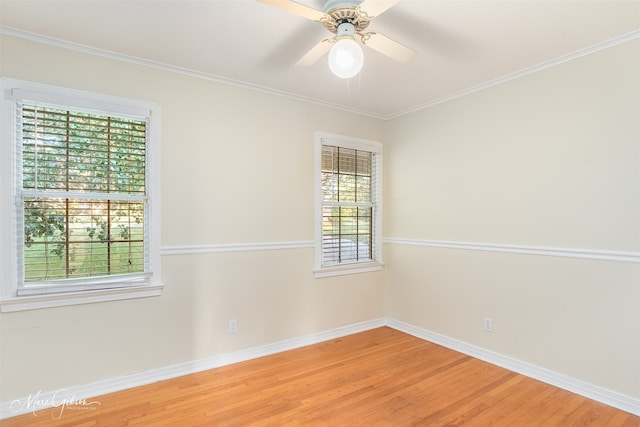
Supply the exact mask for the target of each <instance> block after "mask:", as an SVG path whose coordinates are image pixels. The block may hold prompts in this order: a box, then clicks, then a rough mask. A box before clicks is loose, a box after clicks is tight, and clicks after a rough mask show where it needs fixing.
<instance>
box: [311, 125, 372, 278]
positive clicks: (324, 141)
mask: <svg viewBox="0 0 640 427" xmlns="http://www.w3.org/2000/svg"><path fill="white" fill-rule="evenodd" d="M323 145H334V146H338V147H344V148H352V149H355V150H361V151H369V152H372V153H375V154H376V156H375V159H376V175H377V176H376V180H375V185H376V188H375V193H376V214H375V215H374V219H373V221H374V233H375V238H374V245H375V249H374V253H375V254H376V259H375V260H373V261H369V262H357V263H350V264H344V265H332V266H328V267H323V266H322V194H321V191H320V187H321V169H322V146H323ZM314 157H315V158H314V162H315V165H314V188H315V192H314V200H315V221H314V224H315V227H314V234H315V263H314V270H313V274H314V277H315V278H317V279H318V278H322V277H331V276H340V275H344V274H354V273H365V272H371V271H378V270H381V269H382V266H383V264H384V263H383V262H382V144H381V143H380V142H377V141H370V140H366V139H360V138H353V137H348V136H342V135H335V134H331V133H325V132H316V137H315V148H314Z"/></svg>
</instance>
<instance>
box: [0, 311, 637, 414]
mask: <svg viewBox="0 0 640 427" xmlns="http://www.w3.org/2000/svg"><path fill="white" fill-rule="evenodd" d="M382 326H389V327H390V328H393V329H396V330H398V331H401V332H404V333H407V334H410V335H413V336H415V337H418V338H420V339H423V340H426V341H429V342H433V343H435V344H438V345H442V346H444V347H447V348H449V349H452V350H455V351H458V352H460V353H463V354H467V355H469V356H471V357H475V358H477V359H480V360H483V361H485V362H488V363H491V364H493V365H497V366H500V367H503V368H505V369H509V370H510V371H513V372H517V373H519V374H522V375H526V376H528V377H531V378H534V379H536V380H539V381H543V382H545V383H547V384H551V385H553V386H556V387H560V388H562V389H565V390H568V391H571V392H573V393H576V394H579V395H581V396H585V397H587V398H590V399H593V400H596V401H598V402H602V403H604V404H606V405H609V406H612V407H614V408H618V409H621V410H623V411H626V412H629V413H632V414H634V415H639V416H640V399H635V398H633V397H630V396H626V395H623V394H620V393H617V392H615V391H612V390H608V389H605V388H602V387H598V386H595V385H593V384H589V383H585V382H584V381H580V380H577V379H575V378H571V377H568V376H565V375H562V374H559V373H557V372H553V371H550V370H548V369H544V368H541V367H538V366H535V365H532V364H529V363H526V362H522V361H520V360H517V359H513V358H510V357H507V356H503V355H501V354H499V353H494V352H491V351H489V350H486V349H483V348H481V347H477V346H474V345H471V344H468V343H465V342H463V341H459V340H456V339H453V338H449V337H446V336H444V335H440V334H437V333H435V332H431V331H428V330H426V329H422V328H419V327H417V326H413V325H411V324H408V323H404V322H401V321H399V320H395V319H387V318H378V319H374V320H369V321H364V322H360V323H355V324H352V325H347V326H342V327H338V328H335V329H331V330H328V331H323V332H318V333H315V334H310V335H306V336H303V337H298V338H292V339H288V340H283V341H278V342H275V343H272V344H266V345H262V346H258V347H253V348H249V349H245V350H239V351H235V352H232V353H226V354H220V355H216V356H212V357H209V358H205V359H200V360H194V361H190V362H185V363H180V364H177V365H172V366H167V367H164V368H158V369H152V370H149V371H144V372H140V373H136V374H131V375H126V376H123V377H118V378H113V379H109V380H105V381H99V382H96V383H92V384H86V385H80V386H72V387H66V388H61V389H59V390H55V391H47V392H42V391H41V390H34V391H33V393H32V394H31V395H29V396H25V397H23V398H20V399H14V400H12V401H9V402H3V403H0V419H5V418H9V417H14V416H17V415H21V414H25V413H29V412H32V411H38V410H41V409H47V408H55V407H62V405H63V404H64V403H65V402H66V403H68V402H71V403H75V402H82V401H83V400H85V399H86V402H89V403H91V402H94V401H95V400H94V399H92V398H93V397H95V396H101V395H104V394H108V393H113V392H117V391H122V390H126V389H129V388H132V387H138V386H142V385H146V384H152V383H155V382H158V381H163V380H167V379H171V378H176V377H180V376H183V375H189V374H193V373H196V372H201V371H205V370H208V369H214V368H218V367H221V366H226V365H230V364H233V363H239V362H244V361H246V360H251V359H255V358H258V357H263V356H268V355H271V354H275V353H280V352H283V351H287V350H293V349H296V348H300V347H304V346H307V345H312V344H317V343H321V342H324V341H328V340H332V339H335V338H340V337H344V336H347V335H352V334H356V333H359V332H364V331H367V330H370V329H375V328H379V327H382ZM96 404H99V402H97V403H96Z"/></svg>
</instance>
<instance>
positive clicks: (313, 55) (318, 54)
mask: <svg viewBox="0 0 640 427" xmlns="http://www.w3.org/2000/svg"><path fill="white" fill-rule="evenodd" d="M331 40H332V38H331V37H329V38H326V39H324V40H322V41H320V43H318V44H317V45H315V46H314V47H312V48H311V50H310V51H309V52H307V53H306V54H305V55H304V56H303V57H302V58H300V60H299V61H298V62H296V67H308V66H310V65H313V64H314V63H315V62H316V61H317V60H318V59H320V58H322V56H323V55H324V54H325V53H327V52H328V51H329V49H331V46H332V45H333V43H331Z"/></svg>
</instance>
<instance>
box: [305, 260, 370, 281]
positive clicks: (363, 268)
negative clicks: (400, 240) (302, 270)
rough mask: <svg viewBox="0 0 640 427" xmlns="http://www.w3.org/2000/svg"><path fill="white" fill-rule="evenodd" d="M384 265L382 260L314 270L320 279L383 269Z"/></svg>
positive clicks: (315, 275)
mask: <svg viewBox="0 0 640 427" xmlns="http://www.w3.org/2000/svg"><path fill="white" fill-rule="evenodd" d="M382 265H383V264H382V263H381V262H368V263H364V264H348V265H336V266H331V267H326V268H321V269H317V270H313V276H314V278H316V279H320V278H322V277H332V276H342V275H344V274H356V273H368V272H371V271H379V270H382Z"/></svg>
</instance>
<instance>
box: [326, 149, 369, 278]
mask: <svg viewBox="0 0 640 427" xmlns="http://www.w3.org/2000/svg"><path fill="white" fill-rule="evenodd" d="M321 162H322V164H321V202H322V266H331V265H338V264H348V263H357V262H369V261H372V260H374V259H375V247H376V246H375V241H374V236H375V233H374V232H373V231H374V230H373V227H374V215H375V211H376V209H375V208H376V199H375V191H374V189H375V188H376V187H375V182H374V179H375V164H376V162H375V154H374V153H372V152H368V151H362V150H356V149H352V148H343V147H337V146H332V145H323V146H322V160H321Z"/></svg>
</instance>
